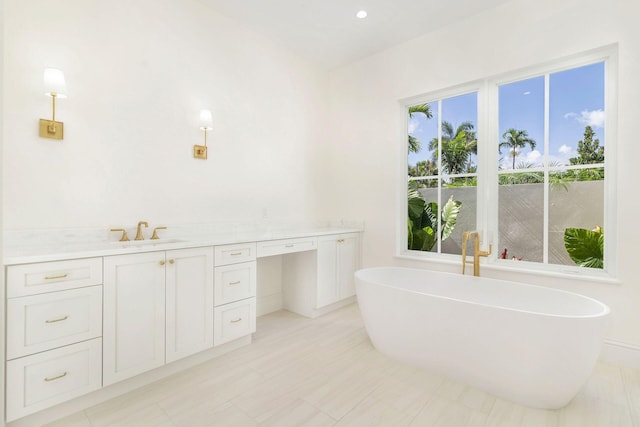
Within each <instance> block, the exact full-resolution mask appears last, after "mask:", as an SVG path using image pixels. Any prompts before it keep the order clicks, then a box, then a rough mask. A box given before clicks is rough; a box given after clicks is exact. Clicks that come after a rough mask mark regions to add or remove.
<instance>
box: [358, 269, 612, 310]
mask: <svg viewBox="0 0 640 427" xmlns="http://www.w3.org/2000/svg"><path fill="white" fill-rule="evenodd" d="M375 270H409V271H415V272H421V273H424V272H433V273H438V274H443V275H445V276H452V277H459V276H462V274H460V273H452V272H450V271H440V270H431V269H426V268H424V269H423V268H412V267H397V266H378V267H365V268H361V269H359V270H357V271H356V272H355V273H354V278H355V279H356V285H357V284H358V281H362V282H369V283H373V284H375V285H378V286H384V287H386V288H391V289H399V290H402V291H404V292H409V293H414V294H418V295H425V296H430V297H434V298H440V299H446V300H449V301H456V302H460V303H464V304H473V305H476V306H482V307H490V308H495V309H500V310H508V311H513V312H518V313H525V314H531V315H537V316H548V317H556V318H565V319H592V318H600V317H607V316H610V315H611V308H610V307H609V306H608V305H607V304H605V303H603V302H602V301H600V300H597V299H595V298H592V297H589V296H586V295H583V294H579V293H577V292H571V291H565V290H563V289H556V288H551V287H546V286H540V285H533V284H529V283H524V282H519V281H515V280H514V281H511V280H504V279H494V278H491V277H482V276H481V277H480V278H484V279H489V280H493V281H496V282H500V283H504V284H508V285H517V286H525V287H530V288H536V289H544V290H545V291H548V292H558V293H563V294H566V295H571V296H572V297H574V298H580V299H586V300H588V301H591V302H592V303H595V304H596V305H597V306H599V307H600V308H601V309H602V310H601V311H599V312H597V313H594V314H584V315H577V314H555V313H547V312H540V311H531V310H523V309H518V308H512V307H507V306H503V305H497V304H483V303H479V302H476V301H470V300H466V299H460V298H453V297H450V296H444V295H438V294H434V293H429V292H418V291H415V290H411V289H405V288H399V287H398V286H393V285H390V284H387V283H383V282H381V281H379V280H368V279H365V278H363V277H362V274H363V272H366V271H375ZM465 276H466V277H469V278H472V277H474V276H469V275H465ZM471 280H474V279H471ZM357 288H358V286H356V290H357Z"/></svg>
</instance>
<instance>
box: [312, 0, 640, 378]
mask: <svg viewBox="0 0 640 427" xmlns="http://www.w3.org/2000/svg"><path fill="white" fill-rule="evenodd" d="M637 12H638V9H637V2H635V1H631V0H612V1H608V2H603V1H600V0H542V1H536V2H532V1H529V0H514V1H512V2H509V3H506V4H504V5H503V6H500V7H498V8H496V9H493V10H490V11H487V12H485V13H482V14H480V15H476V16H472V17H469V18H468V19H466V20H464V21H462V22H459V23H457V24H456V25H452V26H450V27H448V28H445V29H442V30H439V31H436V32H434V33H432V34H428V35H426V36H423V37H420V38H417V39H414V40H412V41H410V42H407V43H404V44H402V45H399V46H397V47H395V48H392V49H390V50H387V51H385V52H382V53H380V54H378V55H375V56H372V57H369V58H367V59H365V60H363V61H360V62H357V63H354V64H351V65H349V66H347V67H344V68H342V69H339V70H336V71H334V72H333V73H331V75H330V95H331V99H330V112H331V117H332V119H331V123H330V128H331V129H332V134H331V138H330V140H328V141H325V144H326V145H325V146H323V147H319V149H320V152H319V153H318V159H319V160H318V161H319V162H320V163H321V164H323V165H325V167H326V168H327V169H325V171H324V172H325V173H324V174H323V175H322V176H321V177H320V178H319V182H320V181H321V182H323V184H324V185H323V186H322V188H323V189H324V191H323V193H322V199H323V200H331V203H325V204H323V205H322V207H321V210H320V212H319V214H320V215H321V216H327V217H336V216H347V217H349V216H352V217H361V218H364V220H365V227H366V232H365V233H364V244H363V248H364V254H363V261H364V264H365V266H373V265H407V266H418V267H426V266H428V265H427V264H426V263H418V262H409V261H402V260H398V259H395V258H394V255H395V242H396V240H395V239H396V210H395V206H396V200H397V199H396V198H397V197H398V189H399V185H401V184H399V179H400V177H401V176H402V174H403V173H406V170H405V171H399V170H398V163H399V162H398V156H399V155H402V150H404V144H406V133H405V132H406V129H403V126H404V122H403V119H402V112H401V110H400V109H399V100H400V99H403V98H407V97H410V96H415V95H419V94H422V93H427V92H431V91H435V90H439V89H443V88H447V87H451V86H455V85H458V84H462V83H466V82H470V81H473V80H475V79H480V78H484V77H489V76H492V75H496V74H499V73H503V72H507V71H511V70H515V69H519V68H523V67H527V66H531V65H536V64H539V63H544V62H547V61H550V60H553V59H555V58H561V57H564V56H568V55H572V54H575V53H579V52H582V51H587V50H590V49H593V48H597V47H600V46H604V45H607V44H611V43H619V69H620V71H619V103H618V110H619V118H618V125H619V133H618V140H617V141H607V144H612V143H616V144H618V145H617V146H618V154H619V158H620V161H619V164H618V168H617V173H618V175H619V178H618V180H619V185H618V191H619V200H618V206H617V212H618V218H617V219H618V229H619V231H620V236H619V245H618V248H617V249H618V262H619V265H618V268H619V279H620V281H621V284H619V285H615V284H604V283H581V282H577V281H571V280H561V279H552V278H546V277H541V276H537V277H536V276H525V275H522V274H507V273H500V272H495V271H489V270H488V269H485V271H484V272H483V273H484V275H493V276H499V277H503V278H509V279H515V280H524V281H528V282H533V283H539V284H543V285H550V286H556V287H559V288H562V289H570V290H574V291H578V292H581V293H584V294H587V295H592V296H594V297H597V298H600V299H601V300H603V301H604V302H606V303H608V304H609V305H610V306H611V308H612V310H613V327H612V330H611V333H610V336H609V339H610V340H616V341H620V342H623V343H628V344H631V346H632V347H633V346H635V347H638V349H639V350H640V327H638V325H640V281H638V273H639V272H640V271H639V268H638V260H637V258H638V254H637V243H638V239H639V238H640V227H639V226H638V212H640V197H638V193H637V188H634V187H637V183H638V182H640V176H639V174H638V167H637V165H638V162H639V160H638V159H640V144H638V143H637V136H636V134H637V131H636V126H635V123H636V122H637V118H638V117H639V116H640V104H638V99H639V97H640V80H639V79H638V76H640V56H639V55H638V52H640V27H638V25H637V22H633V19H634V18H633V17H634V16H636V15H637ZM400 146H402V148H399V147H400ZM328 165H331V169H328ZM612 172H613V173H615V171H612ZM434 267H436V268H441V269H448V270H452V271H458V269H459V266H457V265H456V266H452V265H450V266H447V265H435V266H434ZM638 354H640V353H638ZM637 362H638V365H639V366H640V358H638V360H637Z"/></svg>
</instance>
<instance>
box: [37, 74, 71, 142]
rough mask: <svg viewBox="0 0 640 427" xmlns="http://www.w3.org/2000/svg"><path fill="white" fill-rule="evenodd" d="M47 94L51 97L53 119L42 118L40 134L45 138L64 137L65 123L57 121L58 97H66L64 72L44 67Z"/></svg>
mask: <svg viewBox="0 0 640 427" xmlns="http://www.w3.org/2000/svg"><path fill="white" fill-rule="evenodd" d="M44 86H45V90H46V92H45V95H46V96H50V97H51V110H52V115H51V120H45V119H40V133H39V134H40V136H41V137H43V138H51V139H62V138H63V134H64V125H63V123H62V122H57V121H56V99H58V98H66V97H67V96H66V85H65V81H64V73H63V72H62V71H60V70H57V69H55V68H45V69H44Z"/></svg>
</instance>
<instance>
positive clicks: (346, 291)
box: [337, 234, 360, 299]
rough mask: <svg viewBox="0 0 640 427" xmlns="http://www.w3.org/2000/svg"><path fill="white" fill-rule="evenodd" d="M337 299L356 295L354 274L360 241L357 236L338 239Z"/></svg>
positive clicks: (349, 235)
mask: <svg viewBox="0 0 640 427" xmlns="http://www.w3.org/2000/svg"><path fill="white" fill-rule="evenodd" d="M337 243H338V288H339V289H338V298H339V299H343V298H348V297H351V296H354V295H355V294H356V287H355V279H354V277H353V275H354V273H355V272H356V270H357V269H358V266H359V264H360V262H359V261H360V240H359V238H358V235H357V234H347V235H344V236H343V237H342V238H340V239H338V242H337Z"/></svg>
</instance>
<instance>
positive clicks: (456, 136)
mask: <svg viewBox="0 0 640 427" xmlns="http://www.w3.org/2000/svg"><path fill="white" fill-rule="evenodd" d="M440 126H441V134H442V155H441V157H442V163H443V166H444V167H445V168H447V170H448V171H449V173H452V174H455V173H464V171H465V168H466V169H467V171H468V170H470V168H471V154H472V153H475V154H477V153H478V143H477V140H476V133H475V131H474V130H473V129H474V125H473V123H472V122H469V121H465V122H462V123H461V124H460V125H458V127H456V128H455V129H454V128H453V125H452V124H451V123H449V122H447V121H445V120H443V121H442V123H441V125H440ZM437 149H438V138H433V139H432V140H431V141H430V142H429V151H433V158H434V161H435V160H436V159H437V158H438V154H437Z"/></svg>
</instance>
